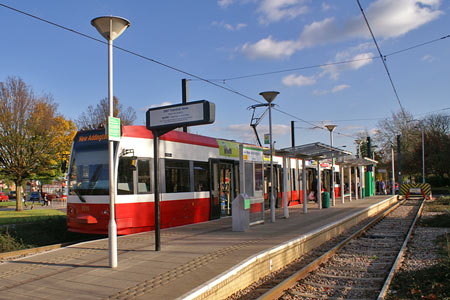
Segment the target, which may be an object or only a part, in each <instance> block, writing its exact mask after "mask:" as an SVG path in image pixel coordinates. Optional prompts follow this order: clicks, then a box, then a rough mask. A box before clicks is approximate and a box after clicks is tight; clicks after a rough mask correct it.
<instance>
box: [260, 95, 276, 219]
mask: <svg viewBox="0 0 450 300" xmlns="http://www.w3.org/2000/svg"><path fill="white" fill-rule="evenodd" d="M279 93H280V92H275V91H268V92H262V93H259V94H260V95H261V96H262V97H263V98H264V100H266V101H267V103H268V105H269V136H270V220H271V221H272V223H274V222H275V201H274V200H273V143H272V109H271V108H272V102H273V100H275V98H276V97H277V96H278V94H279Z"/></svg>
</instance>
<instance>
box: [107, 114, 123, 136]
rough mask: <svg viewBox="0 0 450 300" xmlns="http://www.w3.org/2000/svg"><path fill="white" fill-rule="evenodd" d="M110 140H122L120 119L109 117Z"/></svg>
mask: <svg viewBox="0 0 450 300" xmlns="http://www.w3.org/2000/svg"><path fill="white" fill-rule="evenodd" d="M108 140H110V141H120V119H119V118H114V117H108Z"/></svg>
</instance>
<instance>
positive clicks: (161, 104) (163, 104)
mask: <svg viewBox="0 0 450 300" xmlns="http://www.w3.org/2000/svg"><path fill="white" fill-rule="evenodd" d="M172 104H173V103H172V102H169V101H165V102H163V103H160V104H152V105H150V108H155V107H160V106H167V105H172Z"/></svg>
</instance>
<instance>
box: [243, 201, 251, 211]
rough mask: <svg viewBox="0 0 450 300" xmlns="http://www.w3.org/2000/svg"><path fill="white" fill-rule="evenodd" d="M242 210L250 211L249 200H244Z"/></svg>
mask: <svg viewBox="0 0 450 300" xmlns="http://www.w3.org/2000/svg"><path fill="white" fill-rule="evenodd" d="M244 209H250V199H245V201H244Z"/></svg>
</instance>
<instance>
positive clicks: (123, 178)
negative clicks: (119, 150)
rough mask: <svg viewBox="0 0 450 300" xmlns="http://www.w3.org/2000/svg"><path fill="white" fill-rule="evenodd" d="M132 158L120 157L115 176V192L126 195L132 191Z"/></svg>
mask: <svg viewBox="0 0 450 300" xmlns="http://www.w3.org/2000/svg"><path fill="white" fill-rule="evenodd" d="M131 164H132V158H131V157H121V158H120V159H119V170H118V176H117V194H118V195H127V194H133V193H134V184H133V169H132V168H131Z"/></svg>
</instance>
